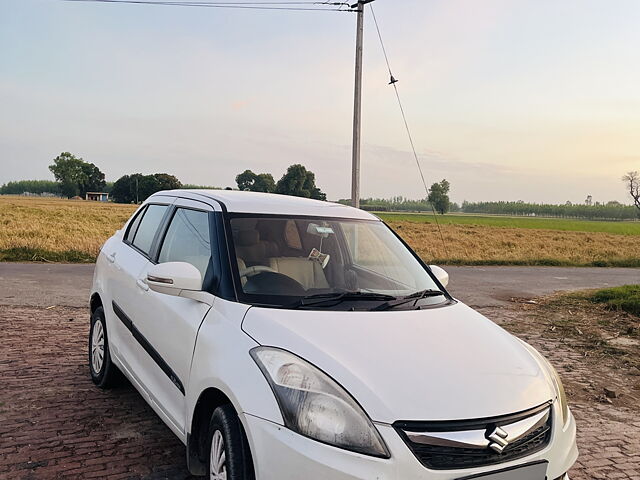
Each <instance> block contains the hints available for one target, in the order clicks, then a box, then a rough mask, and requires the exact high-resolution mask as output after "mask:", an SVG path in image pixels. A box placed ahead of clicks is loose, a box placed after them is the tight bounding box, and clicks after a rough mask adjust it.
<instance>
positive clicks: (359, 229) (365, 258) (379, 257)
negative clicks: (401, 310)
mask: <svg viewBox="0 0 640 480" xmlns="http://www.w3.org/2000/svg"><path fill="white" fill-rule="evenodd" d="M343 231H344V234H345V237H346V240H347V246H348V248H349V252H350V253H351V258H352V259H353V263H354V264H355V265H358V266H360V267H364V268H367V269H369V270H371V271H374V272H376V273H378V274H380V275H383V276H385V277H389V278H393V279H394V280H395V281H397V282H400V283H402V284H404V285H407V286H410V287H415V286H416V282H415V276H414V274H413V272H412V271H410V270H408V269H407V268H406V267H405V265H406V264H407V263H408V262H407V260H406V259H404V258H402V259H401V258H399V257H398V255H397V254H396V251H398V252H401V253H406V250H405V249H393V248H390V246H389V243H390V240H392V239H391V238H390V237H389V235H386V233H387V232H386V231H385V230H383V229H373V228H370V227H369V225H368V224H365V223H350V224H346V225H343Z"/></svg>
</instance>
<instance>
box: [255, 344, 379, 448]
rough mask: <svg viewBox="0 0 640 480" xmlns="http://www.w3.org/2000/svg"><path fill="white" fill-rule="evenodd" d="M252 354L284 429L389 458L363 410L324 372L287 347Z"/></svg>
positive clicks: (260, 350) (259, 349) (264, 349)
mask: <svg viewBox="0 0 640 480" xmlns="http://www.w3.org/2000/svg"><path fill="white" fill-rule="evenodd" d="M250 353H251V356H252V357H253V359H254V360H255V361H256V363H257V364H258V367H260V370H262V373H263V374H264V376H265V377H266V378H267V381H268V382H269V384H270V385H271V388H272V389H273V393H274V394H275V396H276V400H277V401H278V405H279V406H280V411H281V412H282V417H283V419H284V423H285V426H286V427H287V428H289V429H291V430H293V431H295V432H297V433H299V434H301V435H304V436H305V437H309V438H312V439H314V440H317V441H319V442H323V443H327V444H329V445H333V446H335V447H339V448H343V449H346V450H351V451H353V452H357V453H362V454H365V455H372V456H376V457H383V458H389V452H388V450H387V447H386V446H385V444H384V441H383V440H382V437H381V436H380V433H379V432H378V431H377V430H376V428H375V426H374V425H373V423H372V422H371V420H370V419H369V417H368V416H367V414H366V413H365V412H364V410H363V409H362V408H361V407H360V405H358V403H357V402H356V401H355V400H354V399H353V398H352V397H351V396H350V395H349V394H348V393H347V392H346V391H345V389H344V388H342V387H341V386H340V385H338V383H336V382H335V381H334V380H333V379H332V378H330V377H329V376H328V375H327V374H325V373H324V372H322V371H321V370H319V369H318V368H317V367H315V366H313V365H311V364H310V363H309V362H306V361H305V360H302V359H301V358H299V357H297V356H296V355H294V354H292V353H290V352H287V351H285V350H280V349H277V348H271V347H257V348H254V349H253V350H251V352H250Z"/></svg>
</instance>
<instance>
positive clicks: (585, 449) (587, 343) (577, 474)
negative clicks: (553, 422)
mask: <svg viewBox="0 0 640 480" xmlns="http://www.w3.org/2000/svg"><path fill="white" fill-rule="evenodd" d="M480 310H481V312H482V313H484V314H485V315H486V316H488V317H489V318H491V319H492V320H494V321H495V322H496V323H498V324H500V325H501V326H502V327H504V328H505V329H507V330H508V331H510V332H511V333H513V334H515V335H517V336H518V337H519V338H522V339H523V340H525V341H526V342H528V343H530V344H531V345H533V346H534V347H535V348H536V349H537V350H538V351H540V352H541V353H542V354H543V355H544V356H545V357H546V358H547V359H548V360H549V361H550V362H551V363H552V364H553V365H554V366H555V367H556V369H557V370H558V372H559V373H560V376H561V377H562V380H563V383H564V385H565V389H566V391H567V396H568V398H569V403H570V405H571V408H572V411H573V413H574V415H575V417H576V421H577V424H578V448H579V450H580V457H579V459H578V462H577V463H576V465H575V467H574V468H573V470H572V471H571V479H572V480H579V479H584V480H586V479H607V480H609V479H613V478H616V479H617V478H620V479H633V480H640V419H639V417H640V415H639V414H640V401H639V398H640V370H639V369H638V366H639V363H640V346H639V345H638V343H637V342H636V341H637V339H638V336H637V331H638V330H637V329H638V321H639V319H638V317H634V316H631V315H629V314H627V313H624V312H616V311H610V310H607V309H606V308H605V307H604V306H602V305H594V304H593V303H591V302H589V301H587V300H585V299H582V298H580V297H579V296H576V295H572V296H567V295H557V296H553V297H549V298H542V299H512V306H511V307H510V308H497V307H496V308H483V309H480Z"/></svg>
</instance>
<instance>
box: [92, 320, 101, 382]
mask: <svg viewBox="0 0 640 480" xmlns="http://www.w3.org/2000/svg"><path fill="white" fill-rule="evenodd" d="M103 363H104V328H103V326H102V320H96V322H95V323H94V325H93V335H92V336H91V366H92V367H93V371H94V373H95V374H96V375H98V374H99V373H100V371H101V370H102V364H103Z"/></svg>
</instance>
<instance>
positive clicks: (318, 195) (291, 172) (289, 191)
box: [276, 164, 327, 200]
mask: <svg viewBox="0 0 640 480" xmlns="http://www.w3.org/2000/svg"><path fill="white" fill-rule="evenodd" d="M276 193H279V194H281V195H291V196H294V197H304V198H313V199H315V200H326V199H327V196H326V194H324V193H323V192H322V191H321V190H320V189H319V188H318V187H317V186H316V176H315V175H314V173H313V172H310V171H309V170H307V169H306V168H305V167H304V166H302V165H300V164H295V165H291V166H290V167H289V168H288V169H287V173H285V174H284V175H283V176H282V178H281V179H280V180H279V181H278V183H277V185H276Z"/></svg>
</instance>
